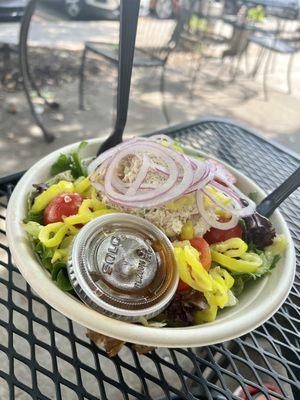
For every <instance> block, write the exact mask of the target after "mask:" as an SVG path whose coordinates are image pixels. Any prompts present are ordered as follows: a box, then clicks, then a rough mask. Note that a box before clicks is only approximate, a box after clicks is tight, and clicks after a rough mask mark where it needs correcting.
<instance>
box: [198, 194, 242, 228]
mask: <svg viewBox="0 0 300 400" xmlns="http://www.w3.org/2000/svg"><path fill="white" fill-rule="evenodd" d="M203 195H204V194H203V192H202V190H201V189H200V190H198V191H197V196H196V200H197V206H198V210H199V213H200V215H201V216H202V217H203V219H204V220H205V222H207V224H208V225H210V226H212V227H213V228H218V229H222V230H227V229H231V228H234V227H235V226H237V224H238V222H239V219H238V218H237V217H236V216H234V215H232V217H231V219H230V220H229V221H227V222H220V221H218V220H217V218H216V216H215V215H212V213H208V211H207V210H206V209H205V207H204V204H203ZM214 217H215V218H214Z"/></svg>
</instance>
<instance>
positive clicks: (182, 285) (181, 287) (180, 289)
mask: <svg viewBox="0 0 300 400" xmlns="http://www.w3.org/2000/svg"><path fill="white" fill-rule="evenodd" d="M190 289H191V287H190V286H189V285H188V284H187V283H185V282H183V281H182V280H181V279H179V282H178V286H177V292H178V293H181V292H186V291H187V290H190Z"/></svg>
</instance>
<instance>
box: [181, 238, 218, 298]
mask: <svg viewBox="0 0 300 400" xmlns="http://www.w3.org/2000/svg"><path fill="white" fill-rule="evenodd" d="M174 252H175V258H176V262H177V265H178V272H179V276H180V279H181V280H182V281H184V282H185V283H186V284H188V285H189V286H191V287H192V288H193V289H195V290H199V291H200V292H204V291H209V290H212V282H211V278H210V276H209V275H208V272H207V271H206V270H205V269H204V268H203V266H202V264H201V262H200V261H199V253H198V252H197V250H196V249H194V248H193V247H192V246H191V245H186V246H184V247H183V248H182V247H175V249H174ZM195 252H196V253H197V254H195Z"/></svg>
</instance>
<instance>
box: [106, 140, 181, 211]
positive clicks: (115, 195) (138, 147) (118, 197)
mask: <svg viewBox="0 0 300 400" xmlns="http://www.w3.org/2000/svg"><path fill="white" fill-rule="evenodd" d="M151 145H154V143H153V144H151ZM155 150H156V155H158V156H159V157H163V158H164V161H165V162H166V165H167V166H168V169H169V171H170V172H169V173H170V174H169V177H168V179H167V180H166V181H165V182H164V183H163V184H162V185H161V186H160V187H157V188H156V189H154V190H153V191H152V192H151V193H149V194H148V193H143V194H134V196H133V195H131V196H127V195H126V194H125V195H123V194H122V193H119V192H117V191H116V190H115V189H114V188H113V186H112V183H111V181H112V177H113V174H114V172H115V169H116V167H117V165H118V164H119V162H120V161H121V160H122V159H123V158H124V157H126V156H128V155H130V154H133V152H142V151H145V146H144V145H143V144H137V143H136V144H135V145H134V146H131V148H130V149H124V150H123V151H120V152H119V153H118V154H117V155H116V156H115V158H114V159H113V161H112V163H111V165H110V168H109V169H108V171H107V174H106V176H105V180H104V187H105V192H106V194H107V196H108V197H109V198H110V199H111V200H112V201H115V202H118V203H119V204H120V201H121V202H122V203H123V204H126V203H130V202H132V201H134V203H136V202H141V201H145V200H150V199H153V198H155V197H157V196H159V195H161V194H163V193H165V192H166V191H168V190H169V189H171V188H172V187H173V186H174V184H175V182H176V181H177V178H178V168H177V166H176V163H175V161H174V160H173V159H172V158H171V157H168V156H167V155H166V154H164V153H163V151H162V150H161V149H155ZM141 207H142V206H141Z"/></svg>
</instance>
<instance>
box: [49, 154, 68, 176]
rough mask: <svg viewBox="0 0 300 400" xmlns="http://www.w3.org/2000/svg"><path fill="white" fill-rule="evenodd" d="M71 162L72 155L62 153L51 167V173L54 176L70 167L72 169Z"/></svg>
mask: <svg viewBox="0 0 300 400" xmlns="http://www.w3.org/2000/svg"><path fill="white" fill-rule="evenodd" d="M70 163H71V159H70V156H69V155H66V154H61V155H60V156H59V157H58V159H57V161H56V162H55V163H54V164H53V165H52V167H51V169H50V174H51V175H52V176H53V175H57V174H59V173H61V172H64V171H67V170H68V169H70Z"/></svg>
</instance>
